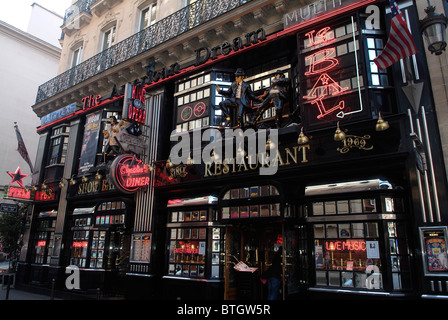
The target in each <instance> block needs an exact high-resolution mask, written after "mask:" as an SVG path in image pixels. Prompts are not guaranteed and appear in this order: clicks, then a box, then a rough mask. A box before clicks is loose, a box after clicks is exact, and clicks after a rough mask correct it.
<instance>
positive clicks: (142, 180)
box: [110, 154, 151, 193]
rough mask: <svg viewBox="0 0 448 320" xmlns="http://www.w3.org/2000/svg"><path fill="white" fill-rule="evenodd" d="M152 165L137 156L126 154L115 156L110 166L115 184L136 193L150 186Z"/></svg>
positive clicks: (125, 190) (120, 188)
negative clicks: (144, 162)
mask: <svg viewBox="0 0 448 320" xmlns="http://www.w3.org/2000/svg"><path fill="white" fill-rule="evenodd" d="M150 173H151V170H150V167H149V165H147V164H143V163H142V160H140V159H138V158H137V157H135V156H132V155H129V154H124V155H121V156H118V157H117V158H115V160H114V161H113V162H112V165H111V167H110V175H111V177H112V181H113V183H114V184H115V186H116V187H117V188H118V189H119V190H120V191H122V192H124V193H134V192H136V191H137V190H138V189H140V188H142V187H145V186H148V185H149V180H150Z"/></svg>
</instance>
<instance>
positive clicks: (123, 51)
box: [36, 0, 252, 104]
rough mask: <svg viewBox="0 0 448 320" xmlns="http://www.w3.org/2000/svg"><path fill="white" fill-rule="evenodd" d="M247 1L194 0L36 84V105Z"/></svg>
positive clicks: (247, 1)
mask: <svg viewBox="0 0 448 320" xmlns="http://www.w3.org/2000/svg"><path fill="white" fill-rule="evenodd" d="M251 1H252V0H198V1H196V2H194V3H193V4H191V5H189V6H187V7H185V8H182V9H181V10H179V11H176V12H175V13H173V14H171V15H169V16H167V17H166V18H164V19H162V20H160V21H158V22H157V23H155V24H153V25H151V26H149V27H147V28H146V29H143V30H142V31H140V32H138V33H136V34H134V35H132V36H130V37H129V38H127V39H125V40H123V41H121V42H119V43H117V44H115V45H114V46H112V47H110V48H109V49H106V50H104V51H102V52H100V53H99V54H97V55H95V56H93V57H91V58H90V59H88V60H86V61H84V62H83V63H80V64H79V65H77V66H75V67H73V68H71V69H69V70H67V71H66V72H64V73H61V74H60V75H58V76H57V77H55V78H53V79H51V80H49V81H47V82H45V83H44V84H42V85H41V86H39V89H38V92H37V97H36V104H38V103H41V102H43V101H45V100H47V99H49V98H51V97H53V96H55V95H57V94H59V93H61V92H62V91H64V90H67V89H69V88H70V87H72V86H75V85H77V84H79V83H81V82H83V81H85V80H87V79H89V78H91V77H93V76H95V75H97V74H99V73H101V72H103V71H105V70H108V69H110V68H112V67H114V66H116V65H118V64H120V63H121V62H124V61H126V60H128V59H130V58H132V57H135V56H137V55H139V54H141V53H143V52H145V51H147V50H149V49H151V48H154V47H156V46H157V45H159V44H161V43H163V42H165V41H168V40H170V39H172V38H174V37H176V36H178V35H180V34H182V33H184V32H186V31H188V30H190V29H192V28H194V27H197V26H199V25H201V24H203V23H205V22H207V21H210V20H212V19H214V18H216V17H218V16H220V15H222V14H225V13H227V12H229V11H231V10H233V9H235V8H238V7H239V6H242V5H244V4H246V3H249V2H251ZM79 2H80V3H85V2H88V3H90V4H93V3H95V1H94V0H93V1H86V0H84V1H79ZM86 10H87V9H86Z"/></svg>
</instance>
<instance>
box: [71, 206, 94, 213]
mask: <svg viewBox="0 0 448 320" xmlns="http://www.w3.org/2000/svg"><path fill="white" fill-rule="evenodd" d="M94 211H95V207H89V208H76V209H75V210H73V215H76V214H90V213H93V212H94Z"/></svg>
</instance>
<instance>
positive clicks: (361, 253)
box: [306, 196, 411, 291]
mask: <svg viewBox="0 0 448 320" xmlns="http://www.w3.org/2000/svg"><path fill="white" fill-rule="evenodd" d="M306 211H307V215H308V217H309V218H308V219H309V220H310V221H313V222H314V223H313V224H312V230H313V235H314V246H313V250H314V260H315V261H314V262H315V281H316V282H315V283H316V286H318V287H319V286H320V287H329V288H346V289H359V290H400V291H401V290H407V289H409V288H411V280H410V279H411V276H410V268H409V252H408V246H407V239H406V227H405V222H404V221H397V220H390V221H388V220H383V219H384V217H387V219H392V218H394V217H396V214H405V211H404V208H403V202H402V199H400V198H398V197H391V196H379V197H375V198H374V197H371V198H370V197H366V198H354V199H334V200H333V199H332V200H330V199H328V200H323V201H313V202H311V203H309V204H308V205H307V206H306ZM390 214H392V215H390ZM383 238H384V239H386V240H385V241H386V242H385V243H383V241H382V239H383ZM386 275H387V277H386ZM389 275H390V276H389ZM385 281H386V282H387V283H385Z"/></svg>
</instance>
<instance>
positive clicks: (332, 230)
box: [326, 224, 338, 238]
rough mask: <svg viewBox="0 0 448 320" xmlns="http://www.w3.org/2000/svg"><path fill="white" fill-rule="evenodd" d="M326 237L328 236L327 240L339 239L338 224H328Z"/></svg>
mask: <svg viewBox="0 0 448 320" xmlns="http://www.w3.org/2000/svg"><path fill="white" fill-rule="evenodd" d="M326 235H327V238H337V237H338V225H337V224H327V227H326Z"/></svg>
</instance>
